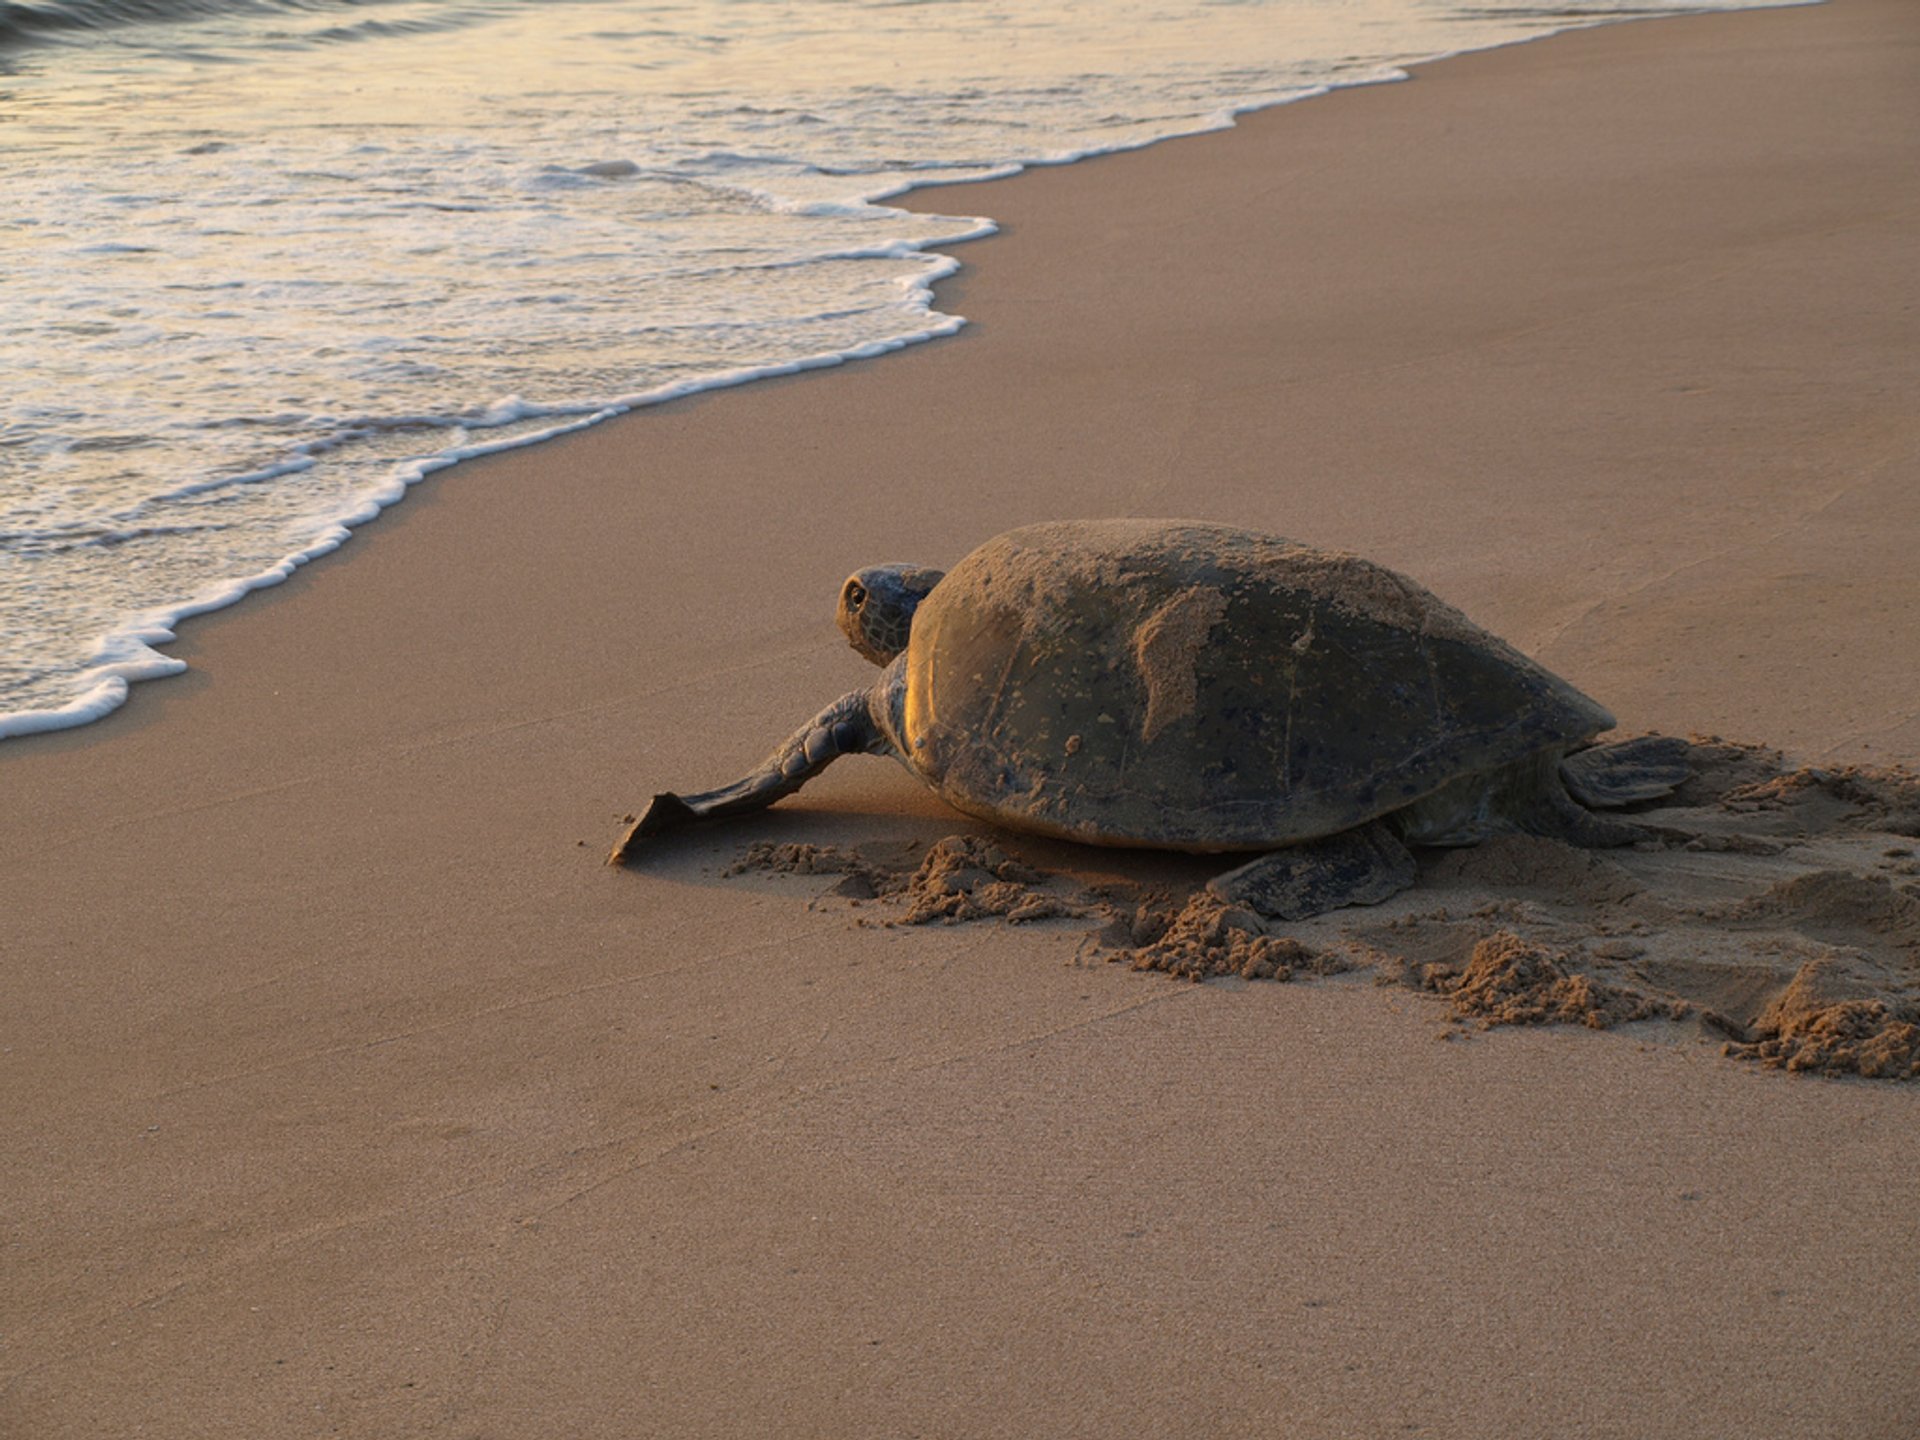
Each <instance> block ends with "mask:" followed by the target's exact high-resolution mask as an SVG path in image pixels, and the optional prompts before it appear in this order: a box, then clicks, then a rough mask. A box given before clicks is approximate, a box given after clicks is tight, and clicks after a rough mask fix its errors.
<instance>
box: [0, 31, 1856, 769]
mask: <svg viewBox="0 0 1920 1440" xmlns="http://www.w3.org/2000/svg"><path fill="white" fill-rule="evenodd" d="M1820 3H1824V0H1756V3H1755V4H1754V5H1753V6H1750V7H1739V8H1789V7H1798V6H1800V5H1813V4H1820ZM1700 13H1706V12H1701V11H1696V10H1678V11H1674V12H1670V13H1669V14H1666V15H1647V14H1645V13H1644V12H1642V13H1637V14H1628V15H1614V16H1584V17H1573V16H1570V17H1568V23H1567V24H1565V25H1562V26H1558V27H1555V28H1553V29H1549V30H1541V31H1538V32H1535V33H1533V34H1530V35H1525V36H1520V37H1515V38H1513V39H1510V40H1503V41H1499V42H1495V43H1492V44H1487V45H1478V46H1467V47H1462V48H1460V49H1452V50H1444V51H1437V52H1433V53H1431V54H1426V55H1422V56H1418V57H1414V58H1408V59H1404V60H1398V61H1394V62H1392V63H1390V64H1385V65H1382V66H1380V67H1378V68H1377V69H1375V70H1372V71H1369V72H1366V73H1362V74H1356V75H1352V76H1345V77H1341V78H1338V79H1333V80H1328V81H1324V82H1317V83H1314V84H1311V85H1303V86H1298V87H1295V88H1292V89H1289V90H1286V91H1284V92H1282V93H1279V94H1276V95H1271V96H1265V97H1261V98H1257V99H1251V100H1248V101H1247V102H1245V103H1242V104H1235V105H1230V106H1225V107H1222V108H1220V109H1218V110H1215V111H1212V112H1209V113H1208V114H1206V115H1204V116H1200V117H1194V118H1193V120H1192V122H1191V123H1185V124H1181V125H1179V126H1177V127H1176V128H1172V129H1168V130H1166V131H1163V132H1161V133H1159V134H1155V135H1152V136H1148V137H1145V138H1138V139H1131V140H1126V141H1118V142H1115V143H1113V144H1111V145H1100V146H1088V147H1085V148H1078V149H1066V150H1060V151H1056V152H1051V153H1046V154H1041V155H1036V156H1031V157H1028V158H1026V159H1022V160H1017V161H1009V162H1007V163H1005V164H1004V165H997V166H994V167H993V168H992V169H991V170H988V171H985V172H983V173H979V174H975V175H970V176H955V175H952V174H950V173H943V172H942V171H939V170H930V171H928V172H927V173H926V174H925V175H924V177H921V176H914V177H912V178H909V179H907V180H905V181H903V182H901V183H898V184H892V185H889V186H885V187H881V188H876V189H875V190H873V191H871V192H867V193H866V194H864V195H862V196H861V197H860V200H859V202H858V203H864V204H867V205H872V206H875V207H877V208H887V207H885V206H884V205H883V204H882V202H884V201H887V200H891V199H896V198H898V197H899V196H901V195H904V194H907V193H910V192H913V191H916V190H921V189H927V188H931V187H934V186H952V185H964V184H974V183H981V182H983V181H986V180H997V179H1003V178H1007V177H1010V176H1013V175H1017V174H1020V173H1023V172H1024V171H1026V170H1028V169H1031V168H1036V167H1043V166H1046V167H1051V166H1058V165H1067V164H1073V163H1077V162H1079V161H1081V160H1086V159H1091V158H1094V157H1097V156H1101V155H1109V154H1117V153H1123V152H1128V151H1134V150H1141V149H1145V148H1148V147H1150V146H1153V145H1158V144H1160V143H1162V142H1164V141H1168V140H1174V139H1181V138H1185V137H1190V136H1196V135H1202V134H1208V133H1213V132H1217V131H1221V130H1226V129H1231V128H1232V127H1233V126H1234V124H1235V122H1236V121H1237V120H1238V119H1239V117H1241V116H1243V115H1247V114H1252V113H1257V112H1259V111H1263V110H1269V109H1274V108H1277V107H1279V106H1282V105H1288V104H1293V103H1295V102H1297V101H1300V100H1307V99H1313V98H1315V97H1318V96H1322V95H1326V94H1329V93H1332V92H1334V91H1339V90H1349V89H1355V88H1359V87H1362V86H1371V85H1379V84H1388V83H1394V82H1397V81H1401V80H1406V79H1409V78H1411V73H1410V72H1411V70H1412V69H1413V68H1415V67H1419V66H1424V65H1427V64H1431V63H1434V62H1436V61H1439V60H1445V59H1450V58H1454V57H1456V56H1460V55H1466V54H1475V53H1483V52H1488V51H1493V50H1499V49H1506V48H1509V47H1511V46H1514V45H1521V44H1529V43H1531V42H1532V41H1534V40H1540V39H1546V38H1548V37H1549V36H1552V35H1557V34H1562V33H1565V32H1566V31H1568V30H1576V29H1591V28H1595V27H1597V26H1599V25H1606V24H1621V23H1626V22H1627V21H1630V20H1642V19H1664V18H1679V17H1681V16H1687V15H1695V14H1700ZM895 213H904V212H900V211H898V210H897V209H896V211H895ZM996 230H997V227H996V225H995V224H994V223H993V221H992V220H991V219H988V218H986V217H977V218H975V219H974V220H973V221H972V222H971V225H970V226H969V228H966V229H964V230H961V231H958V232H955V233H950V234H946V235H941V236H936V237H931V238H928V239H926V240H922V241H917V242H899V243H895V244H888V245H881V246H876V247H871V248H868V247H861V248H858V249H852V250H848V251H846V252H834V253H830V254H822V255H819V256H813V257H808V258H809V259H823V260H824V259H840V258H867V257H875V256H880V255H891V256H898V257H901V258H905V257H907V256H909V255H921V256H927V257H930V258H933V259H935V260H936V261H937V262H938V263H936V264H934V265H931V266H929V267H928V268H927V269H926V270H925V271H923V272H922V274H921V275H920V276H917V277H915V279H914V280H913V281H912V282H908V283H909V300H910V304H909V307H908V313H909V314H910V315H918V316H920V317H922V318H923V319H925V320H926V321H927V322H929V323H927V324H925V325H924V326H923V327H922V328H920V329H918V330H916V331H913V332H911V333H907V334H903V335H898V336H894V337H890V338H888V339H886V340H880V341H871V342H867V343H863V344H861V345H858V346H853V347H850V348H848V349H846V350H839V351H829V352H822V353H819V354H815V355H811V356H806V357H802V358H800V359H796V360H790V361H782V362H777V363H770V364H766V365H760V366H750V367H743V368H740V369H736V370H730V371H722V372H716V373H713V374H709V375H703V376H697V377H693V378H689V379H686V380H682V381H676V382H674V383H672V384H669V385H666V386H661V387H658V388H656V389H653V390H648V391H642V392H637V393H635V394H632V395H628V396H624V397H620V398H617V399H614V400H609V401H605V402H602V403H595V404H592V405H578V406H572V405H568V404H566V403H564V402H561V403H556V404H534V405H529V404H526V403H524V402H519V401H517V400H515V399H513V398H511V397H509V399H508V400H506V401H501V402H496V403H495V404H494V405H493V406H491V407H489V408H488V410H487V412H486V413H485V414H483V416H482V417H481V418H479V419H477V420H473V421H469V422H468V428H469V429H475V428H485V427H487V426H492V425H503V424H508V423H513V422H515V421H520V420H525V419H528V418H540V417H545V416H553V417H555V418H556V420H557V423H555V424H553V425H551V426H547V427H545V428H542V429H539V430H535V431H531V432H526V433H522V434H516V435H514V436H511V437H507V438H503V439H499V440H495V441H478V442H473V443H466V444H460V445H455V446H450V447H447V448H445V449H442V450H439V451H436V452H433V453H431V454H429V455H425V456H420V457H415V458H412V459H409V460H406V461H402V462H399V463H398V464H396V465H395V466H394V467H393V468H392V469H391V470H390V471H389V472H388V473H387V475H386V477H385V479H384V481H383V483H382V485H381V486H380V487H379V488H378V489H377V490H375V491H372V492H370V493H368V494H365V495H363V496H361V497H358V498H357V499H356V500H355V502H354V503H353V504H351V505H349V506H347V507H345V508H344V509H343V510H342V511H341V512H340V513H338V514H336V515H333V516H329V517H325V518H323V519H321V520H319V521H317V522H316V523H317V526H318V527H320V528H318V529H317V531H316V535H315V538H314V539H313V541H312V542H311V543H309V544H307V545H305V546H303V547H301V548H300V549H298V550H296V551H294V552H292V553H290V554H288V555H286V556H284V557H283V558H282V559H281V560H280V561H278V562H276V563H275V564H274V565H272V566H270V567H268V568H267V569H265V570H262V571H260V572H258V573H256V574H253V575H250V576H246V577H244V578H241V579H237V580H232V581H228V582H224V583H221V584H218V585H214V586H210V587H208V588H206V589H204V590H202V591H200V592H198V593H196V594H195V595H193V596H192V597H190V598H188V599H185V600H183V601H181V602H180V603H178V604H174V605H168V606H164V607H161V608H157V609H153V610H149V611H146V612H143V613H141V614H139V615H137V616H134V617H133V618H131V619H130V620H129V621H128V622H127V623H126V624H124V625H122V626H119V627H116V628H115V629H113V630H111V631H109V632H108V633H107V634H105V635H104V636H103V637H102V639H101V640H100V642H99V644H98V645H97V647H96V648H95V651H94V654H93V656H92V657H90V660H89V662H88V663H87V664H86V665H85V667H84V668H82V669H81V670H80V671H78V672H77V673H76V674H75V675H74V677H73V682H72V684H73V689H74V690H75V691H77V692H78V693H77V695H76V698H74V699H73V700H71V701H69V702H67V703H66V704H64V705H61V706H59V707H57V708H44V707H43V708H36V709H23V710H15V711H0V740H4V739H7V738H11V737H14V736H22V735H32V734H39V733H45V732H49V731H57V730H65V729H72V728H76V727H79V726H83V725H87V724H90V723H92V722H93V721H96V720H99V719H101V718H103V717H105V716H106V715H109V714H111V713H112V712H114V711H115V710H117V709H119V708H120V707H121V706H122V705H124V704H125V703H126V701H127V700H128V698H130V694H131V689H132V685H133V684H134V683H135V682H138V681H142V680H153V679H161V678H165V677H167V676H170V675H178V674H181V673H183V672H184V671H186V670H187V669H188V668H189V667H188V665H187V663H186V662H185V661H184V660H181V659H179V658H177V657H174V656H168V655H164V654H161V653H160V652H159V650H158V649H157V648H156V647H158V646H161V645H165V644H168V643H170V642H173V641H175V640H176V639H177V638H178V636H177V633H176V632H177V626H178V625H179V623H180V622H181V621H183V620H186V619H188V618H191V617H193V616H196V615H202V614H206V613H208V612H211V611H215V610H220V609H224V608H226V607H227V606H230V605H233V604H235V603H237V602H238V601H240V600H242V599H244V598H245V597H246V596H247V595H249V594H251V593H252V592H254V591H256V590H261V589H267V588H270V587H272V586H275V585H278V584H280V583H282V582H283V581H285V580H286V579H287V578H289V577H290V576H291V575H292V574H293V573H294V572H295V571H296V570H298V569H299V568H300V567H301V566H303V565H305V564H306V563H307V562H308V561H310V560H314V559H317V558H318V557H320V556H322V555H326V554H330V553H332V552H333V551H335V550H337V549H339V548H340V547H341V546H342V545H343V544H345V543H346V541H347V540H348V539H350V538H351V535H352V533H353V531H354V530H355V529H357V528H358V527H359V526H361V525H364V524H366V523H368V522H370V521H372V520H373V519H375V518H376V517H377V516H378V515H379V514H380V513H381V512H382V511H384V510H385V509H386V508H387V507H388V506H390V505H393V504H396V503H397V502H398V501H400V500H401V499H402V498H404V497H405V495H406V493H407V491H408V490H409V489H410V488H411V487H412V486H413V485H415V484H417V483H418V482H419V481H420V480H422V479H424V478H425V477H426V476H428V475H430V474H432V473H434V472H436V471H438V470H442V469H446V468H448V467H450V466H452V465H456V464H458V463H459V462H460V461H462V460H468V459H474V458H477V457H479V456H483V455H491V454H497V453H500V452H502V451H505V450H512V449H518V448H521V447H523V446H528V445H535V444H539V443H541V442H543V441H546V440H550V439H553V438H555V437H557V436H560V435H564V434H568V433H571V432H573V431H576V430H581V429H585V428H587V427H589V426H591V425H596V424H599V423H600V422H601V421H604V420H608V419H611V418H613V417H615V416H617V415H623V414H627V413H630V412H632V411H635V410H639V409H643V408H646V407H648V406H651V405H657V404H662V403H665V402H667V401H669V400H675V399H679V398H682V397H684V396H687V395H691V394H696V393H700V392H704V391H709V390H721V389H729V388H732V387H734V386H737V385H743V384H747V383H749V382H751V381H754V380H761V379H769V378H774V377H778V376H785V375H793V374H797V373H800V372H803V371H808V370H815V369H823V368H828V367H831V366H835V365H840V364H844V363H846V362H847V361H850V360H862V359H873V358H877V357H879V356H881V355H885V354H889V353H892V352H893V351H896V350H901V349H905V348H906V347H908V346H911V345H916V344H920V343H922V342H925V341H928V340H934V339H939V338H942V337H944V336H947V335H951V334H954V333H956V332H957V331H959V330H960V329H962V328H963V327H964V326H965V324H966V320H965V318H964V317H961V316H949V315H940V314H938V312H936V311H935V310H934V309H933V299H934V292H933V287H934V285H936V284H937V283H938V282H939V281H940V280H943V279H946V278H948V277H950V276H952V275H953V274H955V273H956V272H957V271H958V270H960V268H961V265H960V262H959V261H958V260H956V259H954V258H953V257H951V256H947V255H943V254H940V253H939V252H940V249H941V247H944V246H947V245H956V244H961V243H964V242H966V241H969V240H974V239H979V238H983V237H985V236H988V235H992V234H994V233H996ZM306 463H311V462H310V460H302V459H300V458H297V457H296V458H294V459H291V460H288V461H283V462H278V463H277V464H275V465H273V466H271V467H267V468H268V469H270V470H272V471H275V472H284V471H286V470H290V469H297V468H301V467H302V465H303V464H306ZM260 473H261V474H265V473H267V470H263V471H262V472H260ZM246 478H251V477H246V476H243V477H234V476H226V477H222V478H216V479H211V480H206V481H189V482H186V484H185V485H184V486H183V487H182V489H181V491H180V492H179V493H195V492H198V491H200V490H203V489H210V488H217V487H219V486H223V485H227V484H232V483H234V482H235V480H236V479H246Z"/></svg>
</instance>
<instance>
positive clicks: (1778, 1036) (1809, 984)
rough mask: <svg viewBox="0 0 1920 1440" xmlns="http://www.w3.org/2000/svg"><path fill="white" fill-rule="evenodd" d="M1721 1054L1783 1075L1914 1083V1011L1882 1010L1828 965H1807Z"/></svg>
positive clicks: (1918, 1039)
mask: <svg viewBox="0 0 1920 1440" xmlns="http://www.w3.org/2000/svg"><path fill="white" fill-rule="evenodd" d="M1752 1028H1753V1030H1754V1031H1755V1032H1756V1033H1757V1034H1758V1035H1759V1036H1760V1038H1759V1039H1757V1040H1754V1041H1752V1042H1748V1043H1741V1042H1738V1041H1735V1042H1729V1043H1728V1044H1727V1046H1726V1047H1725V1049H1726V1053H1727V1054H1729V1055H1735V1056H1738V1057H1740V1058H1742V1059H1746V1060H1758V1061H1759V1062H1760V1063H1762V1064H1763V1065H1770V1066H1774V1067H1776V1068H1779V1069H1785V1070H1820V1071H1826V1072H1829V1073H1842V1074H1848V1073H1850V1074H1856V1075H1864V1076H1867V1077H1868V1078H1870V1079H1882V1078H1884V1079H1892V1080H1913V1079H1920V1004H1915V1003H1914V1002H1912V1001H1911V1000H1908V1001H1906V1002H1903V1003H1899V1004H1892V1003H1889V1002H1888V1000H1887V999H1886V998H1885V997H1883V996H1880V995H1876V994H1874V993H1873V992H1872V991H1871V990H1870V989H1869V988H1868V987H1866V986H1864V985H1863V984H1862V983H1861V982H1860V980H1859V978H1858V976H1857V975H1856V974H1854V973H1851V972H1850V971H1849V970H1848V969H1847V968H1846V967H1845V966H1843V965H1841V964H1838V963H1836V962H1835V961H1834V960H1832V959H1829V958H1823V959H1818V960H1810V961H1808V962H1807V963H1806V964H1805V965H1803V966H1801V967H1800V969H1799V971H1798V972H1797V973H1796V974H1795V975H1794V977H1793V980H1792V982H1791V983H1790V984H1789V985H1788V986H1787V987H1786V988H1785V989H1784V990H1782V991H1781V992H1780V993H1779V994H1778V995H1776V996H1775V997H1774V998H1773V1000H1772V1001H1771V1002H1770V1003H1769V1004H1768V1005H1767V1007H1766V1009H1765V1010H1763V1011H1762V1012H1761V1013H1760V1015H1759V1017H1758V1018H1757V1019H1756V1020H1755V1021H1754V1023H1753V1027H1752Z"/></svg>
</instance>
